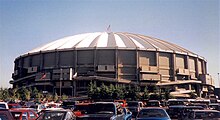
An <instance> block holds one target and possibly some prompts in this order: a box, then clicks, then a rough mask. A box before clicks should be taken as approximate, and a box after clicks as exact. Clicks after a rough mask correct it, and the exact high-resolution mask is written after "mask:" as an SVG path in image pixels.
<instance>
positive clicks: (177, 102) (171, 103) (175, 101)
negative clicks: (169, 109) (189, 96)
mask: <svg viewBox="0 0 220 120" xmlns="http://www.w3.org/2000/svg"><path fill="white" fill-rule="evenodd" d="M167 105H168V106H176V105H187V103H186V102H184V101H183V100H180V99H169V100H168V101H167Z"/></svg>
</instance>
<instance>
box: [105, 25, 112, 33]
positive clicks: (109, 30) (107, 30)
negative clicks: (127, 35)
mask: <svg viewBox="0 0 220 120" xmlns="http://www.w3.org/2000/svg"><path fill="white" fill-rule="evenodd" d="M106 32H107V33H111V32H112V31H111V26H110V25H108V27H107V29H106Z"/></svg>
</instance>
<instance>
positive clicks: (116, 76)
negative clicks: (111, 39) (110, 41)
mask: <svg viewBox="0 0 220 120" xmlns="http://www.w3.org/2000/svg"><path fill="white" fill-rule="evenodd" d="M115 78H116V79H118V48H116V49H115Z"/></svg>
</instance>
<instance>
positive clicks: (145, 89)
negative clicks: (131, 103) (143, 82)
mask: <svg viewBox="0 0 220 120" xmlns="http://www.w3.org/2000/svg"><path fill="white" fill-rule="evenodd" d="M142 99H143V100H148V99H149V91H148V87H147V86H146V87H145V88H144V93H143V95H142Z"/></svg>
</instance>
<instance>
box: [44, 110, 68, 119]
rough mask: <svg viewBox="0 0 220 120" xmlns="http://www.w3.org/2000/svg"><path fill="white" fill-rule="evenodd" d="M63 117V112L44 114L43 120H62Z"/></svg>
mask: <svg viewBox="0 0 220 120" xmlns="http://www.w3.org/2000/svg"><path fill="white" fill-rule="evenodd" d="M64 117H65V112H57V111H53V112H45V113H44V114H43V117H42V118H43V120H62V119H63V118H64Z"/></svg>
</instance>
